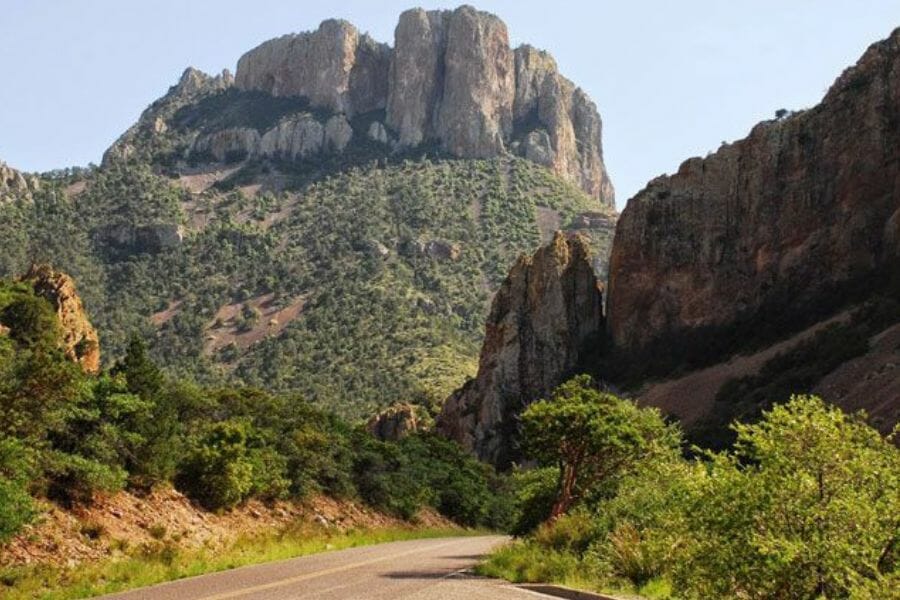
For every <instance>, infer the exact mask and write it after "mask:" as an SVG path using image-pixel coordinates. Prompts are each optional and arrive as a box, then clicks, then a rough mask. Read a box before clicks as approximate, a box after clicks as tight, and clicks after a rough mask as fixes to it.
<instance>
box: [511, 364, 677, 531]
mask: <svg viewBox="0 0 900 600" xmlns="http://www.w3.org/2000/svg"><path fill="white" fill-rule="evenodd" d="M522 424H523V429H524V438H525V446H526V451H527V452H528V453H529V455H530V456H531V457H532V458H535V459H537V460H538V461H539V462H540V463H541V464H543V465H548V466H551V465H556V466H558V468H559V484H558V486H557V488H558V489H557V497H556V501H555V502H554V504H553V507H552V509H551V511H550V519H551V520H555V519H556V518H557V517H559V516H560V515H561V514H563V513H565V512H566V511H568V510H569V508H571V507H572V505H573V504H574V503H575V502H576V501H577V500H579V498H581V497H582V495H583V494H584V492H585V491H586V490H588V489H590V488H592V487H595V486H598V485H601V484H603V483H606V482H609V481H610V480H612V479H613V478H614V477H616V476H617V475H619V474H621V473H623V472H625V471H626V470H627V469H628V468H630V467H632V466H633V465H634V464H635V463H636V462H637V461H638V460H640V459H641V458H642V457H644V456H647V455H648V454H652V453H653V451H654V448H657V447H658V448H662V447H667V448H668V447H671V446H672V445H673V444H677V441H678V439H679V438H678V435H677V433H676V431H675V430H674V429H673V428H672V427H670V426H668V425H666V424H665V422H664V421H663V419H662V417H661V416H660V414H659V412H658V411H657V410H655V409H647V408H638V406H637V405H636V404H635V403H634V402H631V401H629V400H623V399H621V398H618V397H616V396H614V395H613V394H610V393H606V392H601V391H600V390H598V389H597V386H596V385H595V384H594V382H593V380H592V379H591V377H590V376H588V375H579V376H577V377H574V378H573V379H570V380H569V381H567V382H565V383H563V384H562V385H560V386H559V387H557V388H556V389H555V390H553V394H552V395H551V398H550V400H541V401H539V402H535V403H533V404H532V405H531V406H529V407H528V409H526V410H525V412H524V413H523V414H522Z"/></svg>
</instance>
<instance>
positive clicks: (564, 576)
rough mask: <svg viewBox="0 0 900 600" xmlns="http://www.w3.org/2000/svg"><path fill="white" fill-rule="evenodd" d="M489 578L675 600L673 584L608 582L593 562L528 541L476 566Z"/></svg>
mask: <svg viewBox="0 0 900 600" xmlns="http://www.w3.org/2000/svg"><path fill="white" fill-rule="evenodd" d="M475 570H476V572H477V573H478V574H479V575H483V576H485V577H496V578H499V579H505V580H507V581H511V582H513V583H553V584H556V585H562V586H566V587H569V588H573V589H578V590H586V591H591V592H599V593H604V594H613V595H615V596H617V597H620V598H623V599H625V598H628V599H633V600H674V598H675V597H674V596H673V595H672V589H671V585H670V584H669V582H667V581H665V580H663V579H652V580H650V581H648V582H646V583H644V584H643V585H641V586H639V587H634V586H630V585H627V584H625V583H623V582H621V581H607V580H605V579H604V578H602V577H601V576H600V574H599V569H595V568H594V566H593V565H592V563H591V561H590V560H589V559H588V558H587V557H585V558H579V557H578V556H576V555H575V554H573V553H571V552H566V551H558V550H553V549H551V548H547V547H544V546H541V545H539V544H536V543H531V542H528V541H516V542H513V543H511V544H507V545H505V546H502V547H501V548H499V549H497V550H495V551H494V552H493V553H492V554H491V555H490V556H488V558H487V560H485V561H484V562H482V563H481V564H479V565H478V566H477V567H476V569H475Z"/></svg>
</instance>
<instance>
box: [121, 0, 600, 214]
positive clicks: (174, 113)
mask: <svg viewBox="0 0 900 600" xmlns="http://www.w3.org/2000/svg"><path fill="white" fill-rule="evenodd" d="M198 98H202V100H201V101H200V102H199V103H195V104H193V105H190V107H189V108H188V107H186V106H185V104H188V103H189V102H190V101H192V100H197V99H198ZM179 108H180V109H181V110H178V109H179ZM601 134H602V122H601V120H600V115H599V114H598V113H597V109H596V106H595V105H594V103H593V102H592V101H591V100H590V98H588V96H587V95H586V94H585V93H584V92H583V91H582V90H581V89H580V88H577V87H576V86H575V85H574V84H573V83H572V82H570V81H569V80H568V79H566V78H565V77H563V76H562V75H560V73H559V71H558V69H557V66H556V63H555V62H554V60H553V58H552V57H551V56H550V55H549V54H547V53H546V52H542V51H539V50H536V49H534V48H532V47H530V46H521V47H519V48H516V49H512V48H510V46H509V37H508V34H507V30H506V25H505V24H504V23H503V22H502V21H501V20H500V19H498V18H497V17H495V16H494V15H491V14H488V13H484V12H480V11H477V10H475V9H473V8H472V7H469V6H463V7H460V8H458V9H456V10H453V11H429V12H426V11H424V10H421V9H413V10H409V11H407V12H405V13H403V14H402V15H401V16H400V21H399V23H398V25H397V29H396V32H395V39H394V46H393V48H391V47H390V46H388V45H386V44H380V43H377V42H375V41H374V40H373V39H372V38H370V37H369V36H368V35H366V34H360V33H359V31H358V30H357V28H356V27H354V26H353V25H351V24H350V23H347V22H346V21H339V20H328V21H325V22H323V23H322V24H321V25H320V26H319V28H318V29H317V30H316V31H312V32H307V33H300V34H292V35H286V36H283V37H280V38H277V39H274V40H269V41H268V42H265V43H263V44H261V45H260V46H259V47H257V48H255V49H253V50H251V51H249V52H248V53H246V54H245V55H244V56H242V57H241V59H240V60H239V61H238V66H237V73H236V75H235V76H234V77H233V78H232V77H231V75H230V74H229V73H228V72H224V73H223V74H222V75H221V76H219V77H215V78H212V77H208V76H206V75H204V74H202V73H199V72H197V71H195V70H190V69H189V70H188V71H186V72H185V74H184V76H183V77H182V80H181V82H180V83H179V85H178V86H177V87H175V88H173V90H172V91H171V92H170V94H169V96H167V97H166V98H164V99H163V100H162V101H161V102H159V103H157V104H156V105H154V106H152V107H151V108H150V109H149V110H148V111H147V113H145V115H144V116H143V117H142V119H141V123H140V124H139V126H138V127H137V128H135V129H133V130H132V131H130V132H129V134H128V135H126V136H125V137H124V138H123V139H122V140H120V141H119V142H118V143H117V145H116V146H115V147H114V148H113V149H112V150H111V152H110V153H108V155H107V157H108V159H112V158H115V157H117V156H118V157H121V156H128V155H129V154H130V153H133V152H134V143H135V141H136V139H137V138H139V137H140V136H141V135H143V136H144V137H145V138H147V137H150V138H152V137H157V138H161V139H163V140H165V142H163V143H162V145H164V146H166V148H165V152H167V153H169V154H170V158H172V159H173V160H174V159H179V158H185V157H187V158H189V159H190V158H192V159H193V160H198V159H201V158H208V157H212V158H215V159H216V160H219V161H222V160H226V159H232V160H234V159H237V158H244V157H248V156H249V157H257V158H258V157H264V158H286V159H289V160H292V161H297V160H303V159H308V158H310V157H315V156H320V155H342V154H345V153H348V154H351V155H352V154H354V153H358V151H359V148H358V146H359V145H360V144H363V145H368V146H369V148H368V150H369V154H371V155H376V156H377V155H382V156H383V155H391V154H397V153H409V152H415V151H421V150H426V149H431V150H433V151H438V152H442V153H444V154H446V155H447V156H450V157H454V158H493V157H497V156H502V155H504V154H506V153H512V154H515V155H518V156H522V157H524V158H526V159H527V160H529V161H532V162H535V163H537V164H540V165H544V166H547V167H549V168H550V169H551V170H553V171H554V172H555V173H557V174H558V175H560V176H561V177H563V178H565V179H566V180H567V181H570V182H572V183H573V184H575V185H577V186H578V187H580V188H581V189H582V190H584V191H585V193H587V194H588V195H590V196H592V197H594V198H597V199H598V200H600V201H601V203H602V204H603V205H605V206H606V207H609V208H613V207H614V205H615V204H614V192H613V187H612V183H611V182H610V179H609V176H608V175H607V174H606V168H605V166H604V164H603V147H602V141H601ZM156 142H157V143H159V142H160V140H156Z"/></svg>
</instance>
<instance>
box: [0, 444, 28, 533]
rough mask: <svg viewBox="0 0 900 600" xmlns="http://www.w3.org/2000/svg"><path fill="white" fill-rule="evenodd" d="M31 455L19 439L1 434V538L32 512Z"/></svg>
mask: <svg viewBox="0 0 900 600" xmlns="http://www.w3.org/2000/svg"><path fill="white" fill-rule="evenodd" d="M32 459H33V457H32V455H31V453H30V452H29V451H28V449H27V448H26V447H25V445H24V444H22V443H21V442H20V441H18V440H15V439H12V438H3V437H0V542H3V541H5V540H7V539H9V538H10V537H11V536H13V535H15V533H16V532H17V531H19V529H20V528H21V527H22V526H23V525H25V524H27V523H28V522H30V521H31V519H32V518H33V517H34V515H35V508H34V503H33V502H32V500H31V496H30V495H29V494H28V487H27V486H28V482H29V480H30V478H31V477H32V476H33V474H34V465H33V464H32Z"/></svg>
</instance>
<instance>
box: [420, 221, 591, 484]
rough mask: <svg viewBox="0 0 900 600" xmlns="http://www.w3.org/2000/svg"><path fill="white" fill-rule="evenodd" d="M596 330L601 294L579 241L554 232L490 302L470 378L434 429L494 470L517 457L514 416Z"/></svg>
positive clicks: (568, 367)
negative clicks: (488, 312)
mask: <svg viewBox="0 0 900 600" xmlns="http://www.w3.org/2000/svg"><path fill="white" fill-rule="evenodd" d="M602 327H603V316H602V293H601V291H600V287H599V285H598V282H597V279H596V277H595V275H594V272H593V269H592V268H591V260H590V256H589V251H588V249H587V246H586V244H585V242H584V240H583V238H581V237H579V236H576V237H573V238H567V237H566V236H564V235H563V234H561V233H557V234H556V236H555V237H554V238H553V241H552V242H551V243H550V244H549V245H547V246H544V247H543V248H541V249H540V250H538V251H537V253H536V254H535V255H534V256H533V257H522V258H520V259H519V261H518V262H517V263H516V264H515V265H514V266H513V268H512V269H511V271H510V273H509V276H508V277H507V278H506V281H505V282H504V283H503V285H502V286H501V288H500V290H499V291H498V292H497V294H496V296H495V297H494V301H493V304H492V307H491V312H490V316H489V317H488V320H487V325H486V327H485V340H484V345H483V346H482V349H481V357H480V361H479V367H478V375H477V376H476V377H475V379H473V380H470V381H469V382H468V383H466V385H465V386H464V387H462V388H461V389H459V390H457V391H456V392H455V393H454V394H453V395H452V396H451V397H450V398H448V399H447V401H446V402H445V404H444V407H443V411H442V413H441V415H440V417H439V419H438V423H437V428H438V431H440V432H441V433H442V434H444V435H445V436H447V437H449V438H451V439H454V440H456V441H458V442H459V443H460V444H462V445H463V447H465V448H466V449H468V450H470V451H472V452H473V453H475V454H476V455H477V456H478V457H479V458H481V459H483V460H486V461H489V462H491V463H493V464H495V465H498V466H500V467H502V468H503V467H507V466H509V464H510V462H512V461H515V460H518V459H520V458H521V456H520V454H519V450H518V447H517V443H518V431H517V416H518V414H519V413H520V412H521V411H522V409H523V408H524V407H525V406H527V405H528V404H530V403H531V402H534V401H535V400H538V399H540V398H542V397H546V396H547V395H548V394H549V393H550V391H551V390H552V389H553V388H554V387H556V386H557V385H559V384H560V383H561V382H562V381H563V380H564V379H565V378H566V377H567V376H569V375H571V374H573V370H574V369H576V368H577V367H578V366H579V363H580V362H581V361H582V359H583V357H584V354H583V349H584V346H585V344H586V342H588V341H589V340H591V339H592V338H593V337H595V336H597V335H598V334H599V333H600V332H601V331H602Z"/></svg>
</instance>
